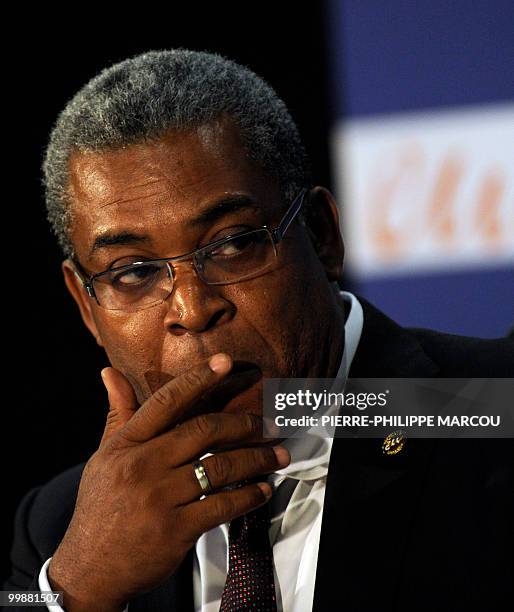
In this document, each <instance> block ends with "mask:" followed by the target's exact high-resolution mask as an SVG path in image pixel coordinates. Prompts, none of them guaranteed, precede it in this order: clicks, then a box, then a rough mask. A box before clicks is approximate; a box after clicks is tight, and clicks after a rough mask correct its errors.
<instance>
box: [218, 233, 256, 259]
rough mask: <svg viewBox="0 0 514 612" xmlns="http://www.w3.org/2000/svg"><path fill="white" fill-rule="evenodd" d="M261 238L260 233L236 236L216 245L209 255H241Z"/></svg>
mask: <svg viewBox="0 0 514 612" xmlns="http://www.w3.org/2000/svg"><path fill="white" fill-rule="evenodd" d="M260 239H261V237H260V236H259V235H258V233H255V234H253V233H252V234H245V235H243V236H236V237H234V238H232V239H230V240H227V242H224V243H222V244H220V245H218V246H216V247H214V248H213V249H212V250H211V251H209V257H233V256H235V255H240V254H242V253H244V252H245V251H248V250H249V249H251V248H252V246H254V245H255V244H256V243H258V242H259V241H260Z"/></svg>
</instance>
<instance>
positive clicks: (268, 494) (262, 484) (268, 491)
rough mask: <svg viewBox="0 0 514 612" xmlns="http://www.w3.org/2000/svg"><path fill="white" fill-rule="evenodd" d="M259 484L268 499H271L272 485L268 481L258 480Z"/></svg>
mask: <svg viewBox="0 0 514 612" xmlns="http://www.w3.org/2000/svg"><path fill="white" fill-rule="evenodd" d="M257 486H258V487H259V489H260V490H261V491H262V493H263V495H264V497H265V498H266V499H269V498H270V497H271V487H270V486H269V484H268V483H267V482H258V483H257Z"/></svg>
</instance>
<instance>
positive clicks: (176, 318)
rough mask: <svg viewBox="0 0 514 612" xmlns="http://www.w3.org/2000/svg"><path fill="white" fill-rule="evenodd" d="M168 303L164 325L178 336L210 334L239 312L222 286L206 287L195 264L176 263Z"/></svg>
mask: <svg viewBox="0 0 514 612" xmlns="http://www.w3.org/2000/svg"><path fill="white" fill-rule="evenodd" d="M166 302H167V303H168V310H167V313H166V317H165V320H164V324H165V326H166V329H168V330H169V331H170V332H171V333H173V334H175V335H177V336H180V335H183V334H186V333H189V334H200V333H204V332H207V331H209V330H210V329H212V328H214V327H216V326H218V325H223V324H224V323H227V322H228V321H230V320H231V319H232V318H233V317H234V315H235V311H236V308H235V306H234V304H233V303H232V302H230V301H229V300H227V299H226V298H225V297H223V295H221V291H220V287H218V286H215V285H207V284H206V283H204V282H203V281H202V280H201V279H200V278H199V277H198V274H197V273H196V270H195V269H194V266H193V265H192V262H180V263H177V264H175V266H174V281H173V291H172V292H171V295H170V296H169V297H168V299H167V300H166Z"/></svg>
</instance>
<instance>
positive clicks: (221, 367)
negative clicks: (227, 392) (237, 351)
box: [209, 353, 232, 374]
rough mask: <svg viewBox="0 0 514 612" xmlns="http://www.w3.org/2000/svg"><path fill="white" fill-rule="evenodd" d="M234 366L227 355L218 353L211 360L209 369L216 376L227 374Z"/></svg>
mask: <svg viewBox="0 0 514 612" xmlns="http://www.w3.org/2000/svg"><path fill="white" fill-rule="evenodd" d="M231 366H232V360H231V359H230V357H229V356H228V355H225V353H218V354H217V355H214V356H213V357H211V358H210V359H209V367H210V368H211V370H212V371H213V372H216V374H225V372H228V371H229V370H230V368H231Z"/></svg>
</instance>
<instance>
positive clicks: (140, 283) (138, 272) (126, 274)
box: [72, 189, 308, 312]
mask: <svg viewBox="0 0 514 612" xmlns="http://www.w3.org/2000/svg"><path fill="white" fill-rule="evenodd" d="M307 191H308V190H307V189H302V191H301V192H300V193H299V194H298V195H297V197H296V198H295V199H294V201H293V203H292V204H291V206H290V207H289V208H288V210H287V212H286V213H285V215H284V216H283V217H282V220H281V221H280V223H279V224H278V226H277V227H275V228H274V229H270V228H269V227H268V226H267V225H263V226H262V227H260V228H258V229H255V230H248V231H244V232H238V233H237V234H232V235H228V236H225V237H223V238H220V239H219V240H215V241H214V242H211V243H210V244H207V245H205V246H203V247H201V248H199V249H196V250H194V251H190V252H189V253H185V254H184V255H178V256H177V257H165V258H162V259H149V260H144V261H134V262H131V263H128V264H124V265H122V266H119V267H115V268H110V269H108V270H105V271H103V272H99V273H98V274H94V275H92V276H89V277H87V275H86V274H85V271H84V269H83V268H82V266H81V265H80V263H79V262H78V260H76V259H72V261H73V263H74V264H75V267H76V268H77V272H78V273H77V276H78V277H79V279H80V281H81V282H82V284H83V285H84V287H85V289H86V291H87V292H88V295H89V296H90V297H91V298H94V299H95V300H96V302H97V304H98V305H99V306H101V307H102V308H105V309H107V310H121V311H124V312H136V311H138V310H144V309H146V308H150V307H152V306H155V305H157V304H160V303H162V302H164V300H166V299H167V298H168V297H169V296H170V295H171V293H172V291H173V285H174V280H175V274H176V272H175V267H174V264H175V263H178V262H184V261H188V260H189V261H191V263H192V265H193V267H194V269H195V270H196V273H197V275H198V277H199V278H200V279H201V280H202V281H203V282H204V283H206V284H207V285H229V284H231V283H237V282H239V281H243V280H247V279H250V278H254V277H256V276H258V275H260V274H261V273H262V272H264V271H266V270H268V269H269V268H271V267H272V266H273V264H274V263H275V260H276V258H277V255H278V252H277V245H278V243H279V242H280V241H281V240H282V238H283V237H284V235H285V233H286V231H287V229H288V227H289V226H290V225H291V223H292V222H293V220H294V218H295V217H296V215H297V214H298V212H299V211H300V209H301V207H302V205H303V202H304V199H305V194H306V193H307ZM79 272H80V273H79Z"/></svg>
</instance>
